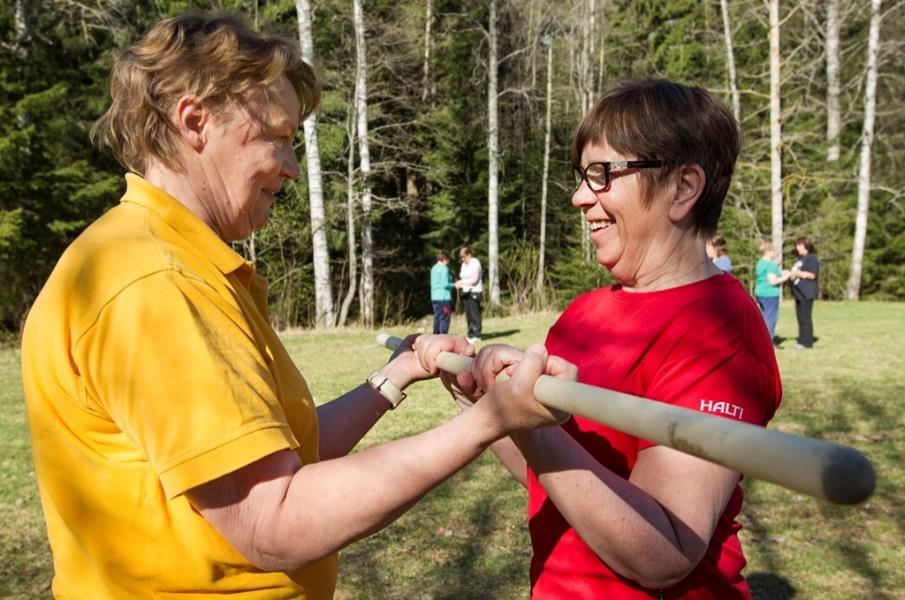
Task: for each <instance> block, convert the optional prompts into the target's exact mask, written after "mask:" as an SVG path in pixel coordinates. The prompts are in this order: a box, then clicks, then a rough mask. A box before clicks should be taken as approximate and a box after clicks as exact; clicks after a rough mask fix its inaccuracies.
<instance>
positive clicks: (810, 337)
mask: <svg viewBox="0 0 905 600" xmlns="http://www.w3.org/2000/svg"><path fill="white" fill-rule="evenodd" d="M813 310H814V299H813V298H795V318H797V319H798V343H799V344H801V345H802V346H804V347H806V348H810V347H811V346H813V345H814V322H813V321H812V320H811V312H812V311H813Z"/></svg>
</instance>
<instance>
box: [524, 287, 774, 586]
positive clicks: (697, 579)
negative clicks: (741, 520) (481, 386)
mask: <svg viewBox="0 0 905 600" xmlns="http://www.w3.org/2000/svg"><path fill="white" fill-rule="evenodd" d="M546 346H547V349H548V351H549V352H550V353H551V354H555V355H558V356H562V357H563V358H565V359H567V360H569V361H571V362H573V363H575V364H576V365H578V380H579V381H581V382H583V383H588V384H591V385H596V386H599V387H603V388H607V389H611V390H617V391H620V392H626V393H629V394H634V395H637V396H643V397H645V398H650V399H652V400H659V401H661V402H666V403H669V404H673V405H675V406H681V407H684V408H689V409H692V410H696V411H699V412H709V413H712V414H715V415H718V416H721V417H726V418H734V419H738V420H740V421H744V422H747V423H754V424H757V425H766V424H767V421H769V420H770V418H771V417H772V416H773V413H774V412H775V410H776V408H777V407H778V406H779V402H780V399H781V397H782V386H781V383H780V380H779V370H778V368H777V366H776V357H775V356H774V354H773V345H772V342H771V340H770V335H769V333H767V328H766V326H765V325H764V319H763V317H762V316H761V314H760V311H759V310H758V308H757V306H756V305H755V304H754V301H753V300H752V299H751V297H750V296H749V295H748V293H747V292H746V291H745V289H744V288H743V287H742V286H741V284H740V283H739V282H738V281H737V280H736V279H735V278H733V277H732V276H731V275H729V274H721V275H717V276H714V277H711V278H709V279H705V280H703V281H699V282H697V283H693V284H690V285H686V286H682V287H678V288H673V289H669V290H663V291H658V292H647V293H631V292H626V291H625V290H623V289H621V288H620V287H619V286H614V287H608V288H603V289H599V290H595V291H593V292H589V293H587V294H584V295H582V296H580V297H579V298H577V299H576V300H575V301H574V302H572V304H570V305H569V307H568V308H567V309H566V310H565V312H564V313H563V314H562V315H561V316H560V318H559V320H557V322H556V324H554V325H553V328H552V329H550V332H549V333H548V335H547V341H546ZM563 429H565V430H566V431H567V432H568V433H569V434H570V435H572V437H574V438H575V439H576V440H577V441H578V442H579V443H580V444H581V445H582V446H583V447H584V448H585V449H587V450H588V452H590V453H591V454H592V455H593V456H594V457H595V458H596V459H597V460H599V461H600V462H601V463H602V464H603V465H605V466H607V467H608V468H609V469H611V470H612V471H613V472H615V473H617V474H619V475H620V476H622V477H625V478H628V476H629V473H630V472H631V470H632V468H633V467H634V464H635V460H636V458H637V456H638V452H639V451H641V450H644V449H645V448H648V447H650V446H653V445H654V444H653V443H651V442H648V441H646V440H642V439H639V438H636V437H633V436H630V435H628V434H625V433H622V432H620V431H616V430H614V429H611V428H609V427H606V426H605V425H601V424H599V423H597V422H595V421H590V420H588V419H584V418H581V417H575V418H573V419H570V420H569V421H568V422H567V423H566V424H564V425H563ZM741 505H742V490H741V487H739V486H736V489H735V492H734V493H733V494H732V497H731V499H730V500H729V504H728V506H727V507H726V511H725V512H724V513H723V515H722V517H720V520H719V523H718V524H717V527H716V530H715V531H714V534H713V539H712V540H711V542H710V546H709V547H708V549H707V552H706V554H705V555H704V558H703V559H702V560H701V562H700V563H699V564H698V566H697V567H696V568H695V569H694V571H692V573H691V574H690V575H689V576H688V577H687V578H685V579H684V580H683V581H682V582H680V583H679V584H677V585H675V586H673V587H671V588H668V589H666V590H664V591H663V595H662V596H660V590H649V589H645V588H642V587H641V586H639V585H638V584H637V583H635V582H633V581H630V580H628V579H625V578H623V577H621V576H620V575H618V574H616V573H615V572H613V571H612V570H610V569H609V567H607V565H606V564H605V563H604V562H603V561H602V560H600V558H598V557H597V555H596V554H594V552H593V551H592V550H591V549H590V548H589V547H588V546H587V545H586V544H585V543H584V542H583V541H582V540H581V538H579V536H578V534H577V533H576V532H575V530H574V529H572V528H571V527H570V526H569V524H568V523H567V522H566V520H565V519H564V518H563V516H562V515H561V514H560V513H559V511H558V510H557V509H556V507H555V506H554V505H553V503H552V502H551V501H550V500H549V499H548V497H547V494H546V492H545V491H544V489H543V488H542V487H541V485H540V483H539V482H538V480H537V477H536V476H535V474H534V473H533V472H532V471H531V469H528V528H529V530H530V533H531V543H532V546H533V549H534V556H533V559H532V562H531V592H532V596H533V597H534V598H618V599H634V598H651V597H653V598H658V597H663V598H684V599H690V598H695V599H699V598H701V599H703V598H712V599H720V600H724V599H730V598H749V597H750V592H749V591H748V586H747V583H746V582H745V580H744V578H743V577H742V576H741V571H742V569H743V568H744V566H745V557H744V556H743V555H742V550H741V546H740V545H739V541H738V537H737V532H738V530H739V529H740V528H741V525H739V524H738V523H736V522H735V517H736V516H737V515H738V513H739V510H740V509H741Z"/></svg>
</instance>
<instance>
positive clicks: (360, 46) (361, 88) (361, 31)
mask: <svg viewBox="0 0 905 600" xmlns="http://www.w3.org/2000/svg"><path fill="white" fill-rule="evenodd" d="M352 13H353V14H352V19H353V21H354V25H355V85H356V86H357V87H358V94H357V106H356V107H355V110H356V111H357V112H358V160H359V171H360V172H361V182H362V186H361V292H360V298H359V303H360V304H361V320H362V322H363V323H364V325H365V326H367V327H371V326H373V325H374V242H373V239H372V231H371V183H370V176H371V152H370V149H369V147H368V84H367V71H368V63H367V54H366V52H365V27H364V17H363V16H362V12H361V0H353V2H352Z"/></svg>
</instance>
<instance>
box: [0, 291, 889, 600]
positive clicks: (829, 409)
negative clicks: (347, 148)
mask: <svg viewBox="0 0 905 600" xmlns="http://www.w3.org/2000/svg"><path fill="white" fill-rule="evenodd" d="M554 318H555V315H554V314H552V313H550V314H536V315H526V316H521V317H510V318H504V319H488V320H487V321H486V322H485V333H487V334H490V335H489V336H488V337H490V336H494V337H493V341H505V342H508V343H512V344H514V345H518V346H522V347H524V346H527V345H528V344H529V343H531V342H534V341H538V340H542V339H543V337H544V334H545V332H546V329H547V328H548V327H549V326H550V324H551V323H552V321H553V319H554ZM814 322H815V328H816V332H817V335H818V337H819V341H818V342H817V344H816V347H815V349H814V350H811V351H795V350H792V349H791V348H790V346H791V342H792V341H794V340H793V339H790V340H789V341H787V342H786V344H785V345H786V347H787V349H784V350H782V351H780V352H779V353H778V359H779V364H780V368H781V370H782V376H783V382H784V389H785V397H784V401H783V406H782V407H781V409H780V411H779V413H778V414H777V416H776V418H775V419H774V420H773V422H772V426H773V427H776V428H778V429H781V430H783V431H788V432H793V433H798V434H802V435H808V436H814V437H819V438H823V439H827V440H831V441H834V442H839V443H843V444H847V445H853V446H855V447H857V448H859V449H860V450H862V451H863V452H864V453H865V454H866V455H867V456H868V457H869V458H870V459H871V461H873V463H874V465H875V467H876V469H877V473H878V484H877V492H876V494H875V495H874V496H873V497H872V498H871V499H870V500H869V501H868V502H866V503H865V504H863V505H861V506H858V507H853V508H852V507H838V506H833V505H830V504H827V503H824V502H821V501H818V500H814V499H812V498H809V497H806V496H801V495H799V494H796V493H794V492H789V491H786V490H784V489H781V488H779V487H776V486H773V485H771V484H766V483H763V482H760V481H753V480H746V482H745V489H746V503H745V508H744V510H743V513H742V517H741V520H742V523H743V525H744V529H743V530H742V534H741V535H742V543H743V545H744V547H745V550H746V555H747V557H748V568H747V570H746V575H747V577H748V578H749V581H750V583H751V586H752V589H753V590H754V593H755V597H756V598H777V599H785V598H796V599H797V598H821V599H839V600H842V599H846V600H847V599H851V598H872V599H874V598H880V599H883V598H905V569H903V568H902V565H903V564H905V508H903V503H902V490H903V483H905V462H903V458H905V434H903V431H905V416H903V415H905V375H903V374H905V304H892V303H874V302H863V303H860V304H852V303H827V302H818V303H817V304H816V307H815V314H814ZM419 325H420V324H416V326H415V327H416V328H417V326H419ZM453 326H454V330H457V331H463V330H464V327H463V324H462V323H461V322H457V321H454V325H453ZM391 333H395V334H402V333H405V331H403V330H397V331H392V332H391ZM778 333H779V335H781V336H785V337H787V338H794V336H795V323H794V309H793V308H792V307H791V306H788V305H786V306H783V309H782V310H781V312H780V323H779V329H778ZM373 339H374V332H370V331H364V330H354V329H350V330H344V331H340V332H331V333H322V332H310V331H303V332H287V334H286V335H285V341H286V344H287V346H288V347H289V349H290V351H291V353H292V355H293V357H294V358H295V360H296V361H297V363H298V365H299V367H300V369H301V371H302V372H303V373H305V374H306V375H307V377H308V379H309V384H310V386H311V389H312V391H313V393H314V395H315V399H316V400H317V401H318V402H323V401H327V400H329V399H331V398H333V397H335V396H336V395H338V394H340V393H342V392H344V391H346V390H348V389H350V388H352V387H354V386H356V385H358V383H359V382H360V381H362V380H363V379H364V377H366V376H367V375H368V374H369V373H370V372H372V371H373V370H375V368H377V367H378V366H379V365H380V364H382V362H383V361H385V360H386V358H387V352H386V351H384V350H381V349H380V348H378V347H376V345H375V343H374V341H373ZM441 390H442V388H441V387H440V385H439V384H438V383H436V382H424V383H420V384H418V385H416V386H414V387H413V388H411V390H410V398H409V399H408V400H407V401H406V403H405V404H404V405H403V406H402V407H401V409H400V410H397V411H395V412H393V413H389V414H388V415H387V416H386V417H384V418H383V420H382V421H381V422H380V423H379V424H378V425H377V426H376V427H375V428H374V430H373V431H372V432H371V433H370V434H369V435H368V436H367V437H366V438H365V440H364V442H363V444H362V446H363V447H366V446H369V445H373V444H377V443H380V442H382V441H385V440H390V439H395V438H398V437H401V436H405V435H408V434H411V433H415V432H418V431H422V430H424V429H426V428H429V427H431V426H432V425H434V424H437V423H439V422H441V421H443V420H444V419H446V418H448V417H449V416H451V415H452V414H454V413H455V411H456V409H455V408H454V407H453V405H452V402H451V401H450V400H448V399H447V398H446V397H445V396H444V394H443V393H442V392H441ZM0 443H2V453H0V514H2V515H3V519H2V522H0V559H2V561H0V598H42V597H48V596H49V584H50V578H51V574H52V564H51V558H50V552H49V549H48V547H47V543H46V540H45V534H44V526H43V522H42V519H41V512H40V505H39V502H38V496H37V490H36V488H35V483H34V476H33V473H32V469H31V457H30V450H29V445H28V431H27V425H26V422H25V416H24V408H23V404H22V391H21V384H20V380H19V370H18V352H17V351H16V350H15V349H9V348H8V349H3V350H0ZM529 559H530V544H529V542H528V537H527V530H526V527H525V522H524V494H523V492H522V490H521V489H520V488H519V487H518V486H517V485H516V484H515V483H514V482H513V481H511V480H509V479H507V478H506V477H504V476H503V472H502V469H501V468H500V467H499V466H498V465H497V464H496V463H495V462H494V460H493V458H492V456H490V455H489V454H486V455H485V456H482V457H481V458H480V459H479V460H477V461H476V462H475V463H474V464H473V465H472V466H470V467H469V468H468V469H466V470H465V471H463V472H461V473H459V474H458V475H456V476H455V477H453V478H452V479H451V480H450V481H448V482H447V483H446V484H444V485H442V486H441V487H439V488H438V489H436V490H434V491H433V492H432V493H431V494H430V495H428V496H427V498H425V499H424V501H422V503H421V504H419V505H418V506H417V507H416V508H415V509H413V510H412V511H411V512H409V513H408V514H407V515H405V516H404V517H402V518H401V519H400V520H399V521H397V522H396V523H395V524H393V525H392V526H390V527H389V528H387V529H386V530H384V531H383V532H381V533H379V534H377V535H375V536H373V537H371V538H369V539H367V540H364V541H361V542H359V543H357V544H355V545H353V546H351V547H350V548H348V549H347V550H346V551H344V552H343V554H342V559H341V567H340V579H339V586H338V591H337V597H338V598H390V597H392V598H524V597H526V596H527V591H528V586H527V565H528V561H529Z"/></svg>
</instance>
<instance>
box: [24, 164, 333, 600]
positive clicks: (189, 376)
mask: <svg viewBox="0 0 905 600" xmlns="http://www.w3.org/2000/svg"><path fill="white" fill-rule="evenodd" d="M126 181H127V190H126V194H125V196H124V197H123V198H122V201H121V203H120V204H119V205H118V206H116V207H115V208H113V209H111V210H110V211H108V212H107V213H106V214H105V215H103V216H102V217H101V218H100V219H98V220H97V221H96V222H94V223H93V224H92V225H91V226H90V227H88V228H87V229H86V230H85V232H84V233H82V235H80V236H79V237H78V239H76V240H75V242H73V243H72V245H71V246H70V247H69V248H68V249H67V250H66V252H65V253H64V254H63V256H62V258H61V259H60V261H59V263H58V264H57V266H56V268H55V269H54V271H53V273H52V274H51V276H50V279H49V280H48V281H47V284H46V285H45V286H44V289H43V290H42V292H41V294H40V295H39V296H38V299H37V300H36V301H35V304H34V306H33V307H32V310H31V312H30V314H29V316H28V320H27V322H26V325H25V331H24V335H23V340H22V375H23V377H22V381H23V386H24V388H25V403H26V406H27V410H28V421H29V427H30V429H31V438H32V446H33V451H34V462H35V471H36V472H37V480H38V486H39V488H40V492H41V503H42V505H43V508H44V515H45V518H46V520H47V530H48V536H49V538H50V545H51V548H52V549H53V561H54V570H55V576H54V580H53V593H54V595H55V596H56V597H58V598H92V599H94V600H96V599H103V598H111V599H117V600H119V599H122V598H170V597H174V598H175V597H178V598H180V599H184V598H198V597H205V596H208V595H212V594H216V595H219V594H230V597H233V598H299V597H307V598H329V597H332V595H333V591H334V585H335V581H336V564H337V558H336V556H331V557H328V558H326V559H324V560H321V561H319V562H318V563H316V564H314V565H311V566H309V567H307V568H305V569H302V570H300V571H298V572H296V573H290V574H286V573H267V572H262V571H260V570H258V569H256V568H255V567H253V566H252V565H251V564H249V563H248V561H246V560H245V558H243V557H242V555H241V554H239V553H238V552H237V551H236V550H234V549H233V548H232V547H231V546H230V545H229V543H228V542H227V541H226V540H225V539H224V538H223V537H222V536H221V535H220V534H219V533H218V532H217V531H216V530H215V529H214V528H213V527H212V526H211V525H210V524H209V523H208V522H207V521H205V520H204V518H202V517H201V516H200V515H199V514H198V513H197V512H195V511H194V510H193V509H192V507H191V505H190V504H189V502H188V500H187V499H186V497H185V494H184V493H185V491H186V490H189V489H191V488H192V487H195V486H197V485H199V484H202V483H205V482H207V481H211V480H213V479H215V478H217V477H220V476H222V475H225V474H227V473H230V472H232V471H235V470H237V469H239V468H241V467H243V466H245V465H247V464H249V463H251V462H253V461H255V460H257V459H259V458H262V457H264V456H267V455H269V454H271V453H273V452H276V451H278V450H283V449H286V448H294V449H296V451H297V452H298V454H299V457H300V458H301V460H302V462H303V463H311V462H315V461H317V460H318V454H317V453H318V425H317V414H316V412H315V407H314V403H313V402H312V400H311V394H310V392H309V391H308V387H307V385H306V383H305V380H304V379H303V378H302V376H301V374H300V373H299V372H298V370H297V369H296V367H295V365H294V364H293V362H292V360H291V359H290V357H289V355H288V354H287V352H286V350H285V348H284V347H283V345H282V343H281V342H280V340H279V338H278V337H277V335H276V333H275V332H274V331H273V329H272V328H271V326H270V324H269V322H268V318H267V310H266V282H265V281H264V279H263V278H261V277H260V276H258V275H256V274H255V273H254V271H253V269H252V268H251V266H250V265H248V264H247V263H246V262H245V261H244V260H243V259H242V257H240V256H239V255H238V254H236V253H235V252H233V251H232V250H231V249H230V248H229V246H227V245H226V244H225V243H223V241H221V240H220V238H218V237H217V235H216V234H214V232H213V231H212V230H211V229H210V228H208V227H207V225H205V224H204V223H203V222H202V221H201V220H200V219H198V218H197V217H196V216H195V215H194V214H192V213H191V212H190V211H189V210H188V209H186V208H185V207H184V206H183V205H182V204H180V203H179V202H178V201H177V200H176V199H174V198H173V197H171V196H169V195H167V194H166V193H164V192H163V191H161V190H159V189H157V188H155V187H154V186H152V185H151V184H149V183H148V182H147V181H145V180H144V179H142V178H140V177H138V176H136V175H127V176H126ZM299 535H304V532H299Z"/></svg>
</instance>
